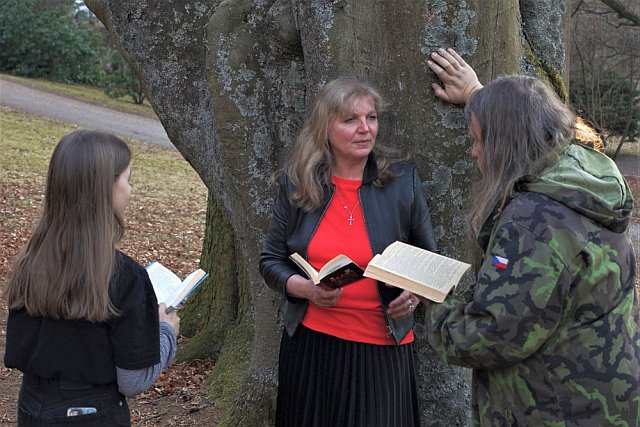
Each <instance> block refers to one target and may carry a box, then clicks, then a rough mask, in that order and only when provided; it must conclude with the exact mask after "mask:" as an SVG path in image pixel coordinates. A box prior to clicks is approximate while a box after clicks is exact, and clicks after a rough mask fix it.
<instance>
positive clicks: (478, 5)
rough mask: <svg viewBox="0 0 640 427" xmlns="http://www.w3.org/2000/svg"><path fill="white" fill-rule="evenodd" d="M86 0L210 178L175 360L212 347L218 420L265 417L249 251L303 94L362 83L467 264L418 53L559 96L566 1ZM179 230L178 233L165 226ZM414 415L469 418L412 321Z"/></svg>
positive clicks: (269, 383) (459, 182) (269, 333)
mask: <svg viewBox="0 0 640 427" xmlns="http://www.w3.org/2000/svg"><path fill="white" fill-rule="evenodd" d="M507 3H508V4H505V2H504V1H499V0H485V1H482V2H479V1H463V0H446V1H445V0H437V1H421V0H413V1H410V0H398V1H393V2H390V1H357V0H340V1H331V2H327V1H325V0H297V1H296V0H289V1H287V0H275V1H274V0H266V1H265V0H255V1H251V0H225V1H209V2H202V1H191V0H184V1H179V2H178V1H160V0H156V1H154V0H147V1H142V2H140V1H139V0H121V1H118V2H113V1H110V0H87V5H88V6H89V7H90V8H91V10H92V11H93V12H94V13H95V14H96V15H97V16H98V17H99V19H100V20H101V21H102V22H103V23H104V24H105V26H106V28H107V29H108V31H109V32H110V33H111V34H112V35H113V36H114V39H115V40H116V42H117V43H118V45H119V46H120V48H121V49H122V51H123V53H124V56H125V57H126V59H127V60H128V62H129V63H130V64H131V65H132V67H133V68H134V69H135V71H136V72H137V73H138V74H139V75H140V76H141V78H142V81H143V83H144V85H145V87H146V90H147V94H148V95H149V97H150V99H151V102H152V105H153V107H154V109H155V111H156V113H157V114H158V117H159V118H160V120H161V121H162V123H163V125H164V126H165V129H166V130H167V133H168V135H169V137H170V138H171V140H172V142H173V143H174V145H175V146H176V147H177V148H178V150H180V152H181V153H182V154H183V156H184V157H185V158H186V159H187V160H188V161H189V162H190V163H191V165H192V166H193V167H194V169H195V170H196V171H197V172H198V174H199V175H200V176H201V178H202V179H203V181H204V182H205V183H206V185H207V187H208V188H209V190H210V199H209V211H208V217H207V229H206V236H205V244H204V248H203V255H202V264H203V268H204V269H206V270H208V271H210V272H212V275H211V276H212V279H211V280H209V281H208V282H207V283H206V284H205V285H203V286H201V287H200V289H199V291H198V292H199V293H198V294H196V295H195V296H194V297H192V298H191V302H190V303H189V304H188V306H187V307H186V309H187V310H188V311H187V312H186V313H185V314H184V316H183V331H185V332H188V333H189V334H193V338H192V339H191V341H190V342H189V344H188V346H187V347H186V348H185V349H183V352H182V357H193V356H194V355H201V354H205V355H208V356H212V357H214V358H215V359H216V360H217V362H216V367H215V370H214V372H213V374H212V378H211V388H210V390H211V393H212V396H213V397H214V399H215V401H216V402H217V404H219V405H221V406H222V408H223V409H225V411H226V418H225V422H226V423H227V424H229V425H243V426H246V425H251V426H254V425H271V424H272V417H273V409H274V402H275V399H274V397H275V386H276V384H275V382H276V377H277V376H276V369H277V367H276V363H277V351H278V344H279V337H280V324H279V319H278V316H277V312H278V311H277V309H278V306H279V299H278V298H277V297H276V295H275V294H274V293H273V292H271V291H270V290H269V289H268V288H266V286H265V285H264V282H263V281H262V279H261V277H260V275H259V273H258V269H257V264H258V263H257V260H258V257H259V252H260V249H261V246H262V240H263V238H264V235H265V229H266V227H267V224H268V221H269V217H270V208H271V203H272V197H273V190H274V188H273V187H272V185H271V184H270V176H271V174H272V172H273V171H274V170H276V169H277V168H279V167H281V166H282V164H283V160H284V158H285V156H286V154H287V152H288V151H289V149H290V148H291V145H292V144H293V141H294V138H295V135H296V133H297V132H298V130H299V128H300V125H301V123H302V121H303V118H304V116H305V112H306V108H307V106H308V105H309V103H310V102H311V100H312V99H313V97H314V95H315V93H316V92H317V90H318V89H319V88H320V87H321V86H322V85H323V84H324V83H325V82H326V81H328V80H329V79H331V78H333V77H336V76H339V75H358V76H361V77H363V78H365V79H367V80H370V81H371V82H372V83H374V84H375V85H376V86H377V87H379V88H380V90H381V92H382V93H383V94H384V95H385V96H386V98H387V99H388V100H389V101H390V102H391V106H390V108H389V110H388V112H386V113H385V114H383V115H382V116H381V133H380V134H379V138H380V140H382V141H387V142H388V143H390V144H391V145H394V146H396V147H398V148H400V149H401V150H404V151H406V152H408V153H410V154H411V156H412V160H413V161H414V162H415V163H416V164H417V165H418V166H419V168H420V170H421V175H422V177H423V179H425V181H424V185H425V187H426V189H427V190H428V192H429V196H430V206H431V211H432V214H433V221H434V224H435V227H436V233H437V238H438V241H439V244H440V247H441V249H443V251H444V253H446V254H448V255H452V256H456V257H459V258H462V259H466V260H470V258H471V254H470V253H469V252H468V247H469V245H468V243H467V241H466V240H465V220H464V214H463V206H464V203H465V194H466V190H467V188H468V187H469V185H470V183H471V182H472V181H473V179H474V177H475V165H474V163H473V161H472V160H471V159H470V158H469V155H468V150H469V145H468V141H467V138H466V136H465V135H466V124H465V120H464V117H463V114H462V112H461V110H460V109H459V108H457V107H453V106H450V105H445V104H443V103H442V102H440V101H437V100H436V99H435V97H434V96H433V94H432V92H431V89H430V87H429V85H430V83H432V82H433V81H434V76H433V75H432V74H431V73H430V72H429V71H428V68H427V66H426V60H427V59H428V55H429V53H430V52H431V51H433V50H434V49H436V48H437V47H440V46H452V47H455V48H456V49H457V50H458V51H459V52H460V53H461V54H462V55H463V56H464V57H466V58H468V59H469V60H470V62H471V63H472V64H474V66H475V67H476V69H477V71H478V72H479V75H480V77H481V79H482V80H483V81H487V80H489V79H491V78H493V77H495V76H496V75H499V74H510V73H517V72H527V73H533V74H537V75H539V76H541V77H542V78H544V79H547V80H548V81H549V83H550V84H551V85H552V86H553V87H554V88H556V90H557V91H558V93H559V94H560V95H561V96H562V97H563V98H565V99H566V97H567V92H566V88H565V86H564V83H563V80H562V76H563V74H564V72H565V51H564V44H563V41H564V40H565V33H564V28H565V25H566V20H565V12H566V7H565V6H566V5H565V2H564V1H557V0H554V1H551V0H521V1H520V2H507ZM177 237H178V236H177ZM416 332H417V335H418V341H417V353H418V359H419V373H418V376H419V382H420V386H419V387H420V396H421V411H422V416H423V423H424V425H464V424H466V422H467V420H468V408H469V406H468V396H469V390H468V381H467V378H468V376H467V374H468V373H467V371H465V370H460V369H456V368H453V367H447V366H444V365H443V364H442V363H440V362H438V361H437V360H436V359H435V358H433V357H432V355H431V354H430V352H429V350H428V348H427V347H426V346H425V344H424V340H423V338H422V336H423V333H422V328H421V324H420V320H418V323H417V327H416Z"/></svg>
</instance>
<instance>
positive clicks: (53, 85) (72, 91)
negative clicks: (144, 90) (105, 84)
mask: <svg viewBox="0 0 640 427" xmlns="http://www.w3.org/2000/svg"><path fill="white" fill-rule="evenodd" d="M0 78H1V79H6V80H9V81H12V82H14V83H19V84H21V85H24V86H28V87H31V88H34V89H40V90H44V91H47V92H51V93H54V94H56V95H61V96H66V97H68V98H73V99H77V100H78V101H83V102H88V103H90V104H95V105H100V106H102V107H107V108H113V109H115V110H118V111H123V112H125V113H131V114H138V115H141V116H144V117H151V118H156V114H155V112H154V111H153V108H151V105H150V104H149V101H148V100H145V101H144V102H143V103H142V104H140V105H138V104H135V103H134V102H133V100H132V99H131V97H130V96H124V97H122V98H111V97H109V96H107V94H105V93H104V90H103V89H101V88H97V87H92V86H84V85H73V84H71V85H70V84H66V83H57V82H52V81H49V80H42V79H31V78H26V77H17V76H12V75H10V74H3V73H0Z"/></svg>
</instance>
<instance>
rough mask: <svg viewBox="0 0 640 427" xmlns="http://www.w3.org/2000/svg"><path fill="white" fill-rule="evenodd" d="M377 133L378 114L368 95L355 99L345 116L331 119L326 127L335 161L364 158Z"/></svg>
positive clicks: (373, 143) (370, 148)
mask: <svg viewBox="0 0 640 427" xmlns="http://www.w3.org/2000/svg"><path fill="white" fill-rule="evenodd" d="M377 134H378V114H377V112H376V109H375V107H374V105H373V102H372V101H371V99H369V98H368V97H363V98H359V99H357V100H356V101H355V102H354V104H353V108H352V109H351V112H350V113H349V114H348V115H346V116H337V117H334V118H333V119H331V121H330V122H329V127H328V128H327V136H328V138H329V144H330V145H331V148H332V150H333V153H334V156H335V159H336V161H338V162H340V161H343V162H344V161H347V162H348V161H354V160H356V161H357V160H362V159H366V158H367V156H369V153H371V151H372V150H373V146H374V145H375V143H376V135H377Z"/></svg>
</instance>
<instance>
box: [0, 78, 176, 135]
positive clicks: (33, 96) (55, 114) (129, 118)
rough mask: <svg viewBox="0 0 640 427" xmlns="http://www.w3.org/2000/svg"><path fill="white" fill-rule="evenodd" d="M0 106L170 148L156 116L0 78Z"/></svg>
mask: <svg viewBox="0 0 640 427" xmlns="http://www.w3.org/2000/svg"><path fill="white" fill-rule="evenodd" d="M0 105H6V106H9V107H11V108H15V109H18V110H22V111H26V112H28V113H31V114H36V115H39V116H45V117H50V118H53V119H57V120H61V121H64V122H67V123H75V124H77V125H78V126H81V127H83V128H87V129H97V130H101V131H105V132H110V133H113V134H116V135H119V136H122V137H126V138H131V139H136V140H139V141H144V142H149V143H152V144H156V145H161V146H163V147H170V148H174V147H173V144H171V141H170V140H169V137H167V133H166V132H165V130H164V128H163V127H162V124H161V123H160V121H159V120H157V119H150V118H147V117H142V116H138V115H135V114H129V113H123V112H120V111H116V110H112V109H109V108H104V107H100V106H97V105H92V104H88V103H85V102H81V101H77V100H74V99H70V98H65V97H63V96H59V95H54V94H51V93H49V92H44V91H41V90H37V89H33V88H30V87H27V86H23V85H21V84H18V83H15V82H12V81H9V80H5V79H2V78H1V77H0Z"/></svg>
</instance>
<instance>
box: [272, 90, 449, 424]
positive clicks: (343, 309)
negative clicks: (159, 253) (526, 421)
mask: <svg viewBox="0 0 640 427" xmlns="http://www.w3.org/2000/svg"><path fill="white" fill-rule="evenodd" d="M383 106H384V104H383V101H382V97H381V96H380V94H379V93H378V92H377V91H376V90H375V89H374V88H373V87H372V86H371V85H370V84H368V83H366V82H364V81H361V80H359V79H355V78H338V79H335V80H332V81H330V82H329V83H327V84H326V85H325V86H324V87H323V89H322V90H321V91H320V93H319V94H318V95H317V97H316V100H315V102H314V104H313V107H312V109H311V112H310V114H309V117H308V118H307V120H306V121H305V124H304V127H303V129H302V131H301V132H300V135H299V137H298V139H297V142H296V145H295V147H294V149H293V153H292V155H291V158H290V160H289V162H288V163H287V165H286V167H285V168H284V172H285V173H284V174H283V175H282V176H281V179H280V182H279V186H278V190H277V195H276V198H275V202H274V206H273V218H272V221H271V225H270V227H269V231H268V235H267V239H266V241H265V244H264V249H263V251H262V255H261V257H260V271H261V273H262V275H263V277H264V278H265V281H266V283H267V285H269V286H270V287H271V288H272V289H274V290H275V291H276V292H278V293H279V294H281V295H282V296H283V307H282V311H283V316H284V326H285V331H284V332H283V335H282V341H281V346H280V359H279V375H278V379H279V384H278V400H277V409H276V425H277V426H279V427H282V426H318V427H319V426H332V427H333V426H345V427H347V426H349V427H353V426H363V427H364V426H367V427H369V426H380V427H383V426H384V427H393V426H397V427H411V426H419V425H420V416H419V411H418V400H417V392H416V384H415V377H414V376H415V373H414V366H413V345H412V342H413V339H414V337H413V332H412V325H413V311H414V309H415V308H416V305H417V301H418V300H417V298H416V297H415V296H414V295H412V294H411V293H409V292H407V291H403V290H401V289H397V288H392V287H388V286H386V285H385V284H383V283H378V282H376V281H374V280H372V279H367V278H363V279H360V280H358V281H356V282H354V283H351V284H348V285H346V286H344V287H341V288H337V289H333V288H331V287H328V286H325V285H323V284H322V283H321V284H320V285H314V284H313V282H312V281H311V280H309V279H308V278H307V277H306V276H304V275H303V273H302V271H301V270H299V269H298V268H297V267H296V265H295V264H294V263H293V262H292V261H291V260H290V259H289V255H291V254H292V253H294V252H297V253H298V254H300V255H301V256H303V257H304V258H306V259H307V260H308V261H309V263H310V264H311V265H312V266H313V267H314V268H316V269H319V268H320V267H322V266H323V265H324V264H325V263H326V262H327V261H329V260H330V259H332V258H333V257H335V256H336V255H338V254H345V255H347V256H348V257H349V258H351V259H352V260H354V261H355V262H356V263H357V264H359V265H360V266H366V265H367V264H368V263H369V261H370V260H371V258H372V257H373V255H374V254H377V253H381V252H382V251H383V250H384V249H385V248H386V247H387V246H388V245H389V244H391V243H393V242H394V241H396V240H401V241H404V242H408V243H411V244H413V245H416V246H420V247H423V248H426V249H429V250H435V249H436V246H435V238H434V233H433V229H432V227H431V219H430V217H429V210H428V207H427V202H426V197H425V194H424V190H423V187H422V183H421V181H420V179H419V177H418V174H417V171H416V168H415V167H414V166H413V165H410V164H409V163H407V162H405V161H402V160H401V159H400V158H399V156H398V155H397V154H396V153H395V151H393V150H391V149H389V148H386V147H384V146H382V145H381V144H380V143H378V142H377V141H376V136H377V134H378V115H379V114H380V113H381V112H382V110H383Z"/></svg>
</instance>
